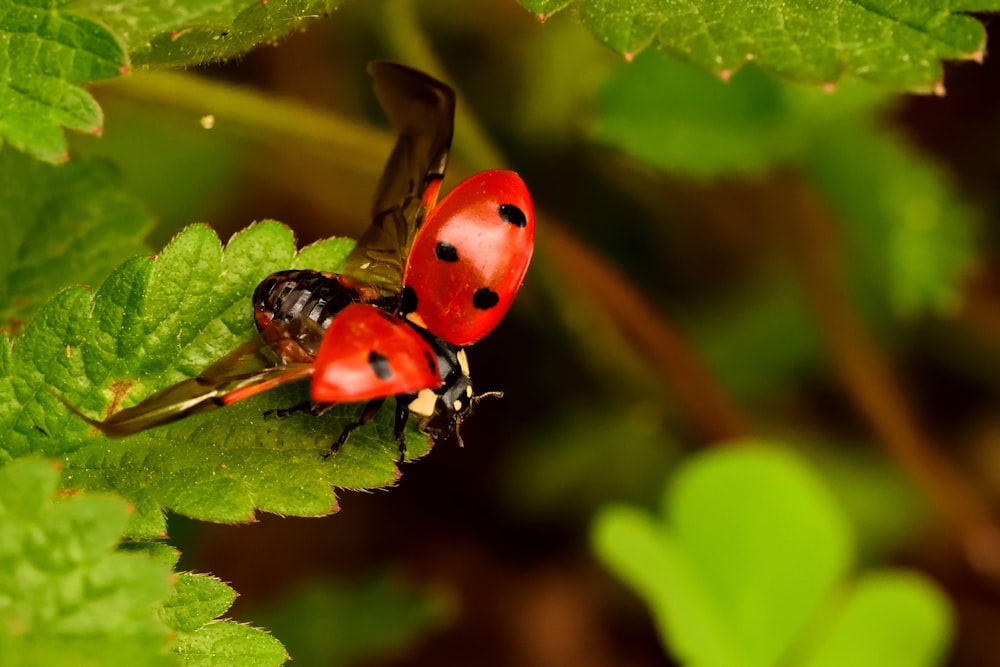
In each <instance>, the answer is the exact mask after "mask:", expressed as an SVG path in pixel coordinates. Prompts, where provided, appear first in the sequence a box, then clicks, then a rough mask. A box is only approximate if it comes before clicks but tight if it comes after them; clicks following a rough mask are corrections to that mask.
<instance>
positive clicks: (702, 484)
mask: <svg viewBox="0 0 1000 667" xmlns="http://www.w3.org/2000/svg"><path fill="white" fill-rule="evenodd" d="M663 511H664V515H665V517H666V519H665V521H664V520H662V519H658V518H654V517H651V516H649V515H648V514H646V513H645V512H643V511H640V510H638V509H634V508H630V507H626V506H617V507H609V508H607V509H605V510H604V511H603V512H602V513H601V514H600V515H599V516H598V518H597V520H596V522H595V525H594V533H593V534H594V547H595V549H596V551H597V553H598V555H599V556H600V557H601V559H602V560H604V562H605V563H606V564H607V565H608V566H609V567H611V568H612V569H613V570H614V571H615V572H616V573H617V574H618V575H619V576H620V577H622V578H623V579H624V580H625V581H626V582H627V583H628V584H629V585H630V586H631V587H632V588H633V589H634V590H635V591H636V593H638V594H639V595H640V596H641V597H642V598H643V599H644V600H645V601H646V603H647V604H648V605H649V607H650V609H651V611H652V612H653V614H654V616H655V618H656V620H657V623H658V625H659V628H660V632H661V635H662V636H663V639H664V641H665V642H666V643H668V644H669V646H670V647H671V649H672V652H673V653H674V654H675V655H676V656H677V657H678V658H679V659H680V660H681V662H682V663H684V664H693V665H719V666H729V667H738V666H743V665H745V666H748V667H750V666H752V667H765V666H768V665H778V664H788V663H787V662H786V661H787V657H788V655H789V653H790V652H792V650H793V648H794V647H796V646H797V645H798V643H799V642H801V640H802V637H803V636H806V637H809V636H812V632H811V630H810V623H811V622H814V621H816V620H817V619H821V618H823V615H824V614H826V613H828V611H827V609H826V607H827V605H829V604H830V602H831V601H832V600H833V599H834V593H835V589H836V586H837V584H838V583H839V582H840V581H841V580H842V579H843V578H844V576H845V575H846V574H847V569H848V566H849V563H850V560H851V558H852V551H853V545H852V540H851V535H850V533H849V529H848V527H847V524H846V522H845V520H844V517H843V516H842V515H841V513H840V511H839V509H838V508H837V506H836V504H835V503H834V501H833V499H832V497H831V496H830V494H829V492H828V491H827V490H826V489H825V488H824V486H823V485H822V483H820V481H819V480H818V479H817V478H816V477H815V476H814V474H813V473H812V471H811V470H810V469H809V468H808V467H807V466H805V465H804V464H803V463H802V462H801V461H800V460H799V459H798V458H797V457H795V456H794V455H792V454H791V453H789V452H786V451H784V450H781V449H777V448H775V447H770V446H767V447H764V446H759V445H754V444H752V443H745V444H744V445H743V446H741V447H738V448H727V449H724V450H715V451H713V452H710V453H708V454H706V455H703V456H701V457H699V458H698V459H697V460H695V461H693V462H691V463H689V464H688V465H687V466H686V467H685V468H683V469H682V470H681V471H679V472H678V473H677V475H676V476H675V478H674V480H673V481H672V483H671V484H670V486H669V487H668V489H667V492H666V495H665V498H664V508H663ZM911 580H916V575H912V576H911ZM921 581H922V580H921ZM921 585H922V586H923V589H924V590H931V592H932V593H933V595H931V596H926V595H922V593H920V592H917V593H913V590H916V589H915V588H912V587H911V588H909V589H907V590H906V591H905V592H904V593H903V594H902V595H903V596H905V595H911V594H912V595H916V596H922V597H921V603H922V605H921V606H920V611H917V612H915V614H914V615H912V616H910V615H905V616H904V617H903V618H900V619H899V620H898V625H897V619H896V618H895V617H892V616H883V617H882V622H881V623H882V624H881V626H880V629H881V631H880V632H878V633H876V634H877V635H878V637H877V640H874V639H873V640H871V641H870V643H869V644H865V643H863V640H864V637H863V636H858V634H853V635H852V640H853V642H854V643H855V644H858V645H857V646H855V647H854V648H855V652H854V655H856V656H863V657H861V658H858V659H855V660H853V661H848V662H841V663H835V662H832V663H829V664H879V665H885V666H886V667H890V666H891V665H899V666H900V667H903V666H904V665H908V664H925V662H922V661H926V660H928V659H933V657H934V656H937V655H940V652H941V649H942V647H943V646H945V645H946V643H947V641H948V632H947V623H936V622H935V620H936V619H940V618H944V619H947V617H948V614H949V613H950V612H949V610H948V608H947V605H942V604H941V599H940V596H939V594H937V593H936V591H933V587H931V585H930V584H926V583H922V584H921ZM857 591H859V592H856V594H857V595H858V596H859V600H860V602H859V603H858V605H857V607H860V608H861V610H860V611H859V610H858V608H857V607H856V606H854V605H848V606H847V607H845V608H844V609H843V610H842V615H841V616H839V617H838V618H839V619H840V620H839V622H840V623H842V626H838V625H837V623H835V624H834V627H837V628H838V632H839V631H841V630H839V628H841V627H842V628H844V629H843V630H842V631H843V632H848V631H849V630H850V629H851V628H852V627H853V626H854V624H856V623H857V620H856V619H855V618H854V615H862V616H863V615H865V614H866V613H868V611H867V610H868V609H870V607H871V606H873V605H878V604H883V603H885V602H884V600H885V598H882V597H880V595H881V594H879V595H876V597H875V601H874V602H872V601H871V599H870V598H868V597H865V596H866V595H867V591H865V590H864V589H857ZM890 597H892V595H890ZM896 597H897V598H898V597H899V596H898V595H897V596H896ZM885 604H889V605H893V604H897V602H894V601H891V602H888V603H885ZM927 609H930V610H931V611H926V610H927ZM925 619H930V620H927V621H926V622H925ZM917 624H919V625H920V626H921V629H922V630H926V631H927V633H928V634H925V635H924V638H923V641H922V642H921V645H920V646H919V647H917V648H914V650H913V653H911V654H907V655H902V654H900V655H899V656H898V659H896V660H895V661H890V662H883V661H880V660H878V659H877V658H879V657H882V656H884V655H885V651H884V650H883V648H882V645H883V644H890V645H891V642H892V640H891V638H892V637H895V636H897V635H901V633H903V632H904V631H906V630H907V629H908V628H913V627H914V626H915V625H917ZM869 634H871V633H869ZM887 638H890V639H887ZM841 643H842V642H841V639H840V637H839V636H835V637H834V638H833V639H831V640H830V645H831V647H836V648H838V650H842V649H841ZM846 643H847V644H850V643H851V642H846ZM820 650H830V651H832V650H833V648H829V649H826V648H821V649H820ZM914 656H916V657H917V658H918V661H917V662H916V663H913V662H910V661H908V659H909V658H910V657H914ZM921 660H922V661H921ZM822 664H827V663H822Z"/></svg>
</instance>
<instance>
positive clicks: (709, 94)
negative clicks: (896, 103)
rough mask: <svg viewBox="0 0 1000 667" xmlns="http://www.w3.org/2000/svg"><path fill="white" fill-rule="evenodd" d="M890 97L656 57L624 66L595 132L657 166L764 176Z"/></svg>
mask: <svg viewBox="0 0 1000 667" xmlns="http://www.w3.org/2000/svg"><path fill="white" fill-rule="evenodd" d="M888 100H889V97H888V96H887V95H886V94H884V93H882V92H880V91H877V90H875V89H874V88H873V87H871V86H866V85H863V84H858V83H856V82H855V83H853V84H851V83H849V84H845V85H844V86H842V87H841V88H840V89H838V90H837V92H836V94H830V93H826V92H823V91H821V90H816V89H803V88H801V87H796V86H790V85H785V84H780V83H778V82H776V81H774V80H773V79H770V78H768V77H767V76H765V75H764V74H763V73H762V72H761V71H760V69H758V68H755V67H748V68H747V69H746V70H744V71H743V72H741V73H740V75H739V76H737V77H734V78H733V80H732V81H730V82H729V83H723V82H721V81H718V80H716V79H712V78H710V77H707V76H705V75H704V74H703V73H702V72H699V71H698V70H696V69H694V68H692V67H691V66H690V65H687V64H684V63H679V62H677V61H675V60H672V59H670V58H668V57H666V56H664V55H663V54H660V53H649V54H644V55H643V56H642V57H640V58H637V59H636V60H635V62H634V63H632V64H631V65H628V66H625V65H622V66H620V67H619V68H618V69H617V70H615V71H614V72H613V74H612V75H611V76H610V77H609V78H608V80H607V83H606V84H605V86H604V88H603V89H602V91H601V93H600V97H599V100H598V103H599V105H598V109H597V113H596V115H595V121H594V126H593V130H592V133H593V135H594V137H595V138H596V139H597V141H599V142H602V143H606V144H610V145H612V146H615V147H617V148H620V149H621V150H623V151H625V152H626V153H628V154H629V155H632V156H634V157H636V158H637V159H639V160H641V161H642V162H645V163H646V164H649V165H651V166H653V167H656V168H658V169H663V170H665V171H670V172H674V173H678V174H684V175H688V176H694V177H698V178H708V177H719V176H728V175H733V174H740V175H746V174H758V173H761V172H763V171H765V170H767V169H773V168H774V167H776V166H782V165H787V164H793V163H795V162H799V161H802V160H804V159H805V158H806V157H808V156H809V152H810V151H811V150H812V149H813V148H814V146H815V144H816V143H817V142H818V141H820V140H823V139H824V138H825V137H827V136H828V135H829V133H831V132H841V131H844V128H843V127H842V126H843V124H844V121H845V119H846V120H851V121H852V122H853V123H854V124H853V125H851V126H850V128H849V129H850V130H852V131H857V128H858V127H859V126H860V124H859V123H857V121H856V119H857V118H859V117H861V118H868V117H872V116H873V115H874V114H875V113H877V112H878V111H880V109H881V108H882V106H883V105H884V103H885V102H886V101H888Z"/></svg>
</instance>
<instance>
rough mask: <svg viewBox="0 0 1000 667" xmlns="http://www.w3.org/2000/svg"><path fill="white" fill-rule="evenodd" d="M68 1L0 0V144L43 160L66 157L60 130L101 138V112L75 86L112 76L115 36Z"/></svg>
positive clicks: (120, 60) (122, 56) (117, 60)
mask: <svg viewBox="0 0 1000 667" xmlns="http://www.w3.org/2000/svg"><path fill="white" fill-rule="evenodd" d="M67 4H68V2H67V0H0V109H2V110H3V112H2V113H0V141H7V142H9V143H10V144H11V145H13V146H14V147H16V148H18V149H20V150H24V151H28V152H29V153H31V154H33V155H34V156H36V157H38V158H41V159H43V160H46V161H48V162H61V161H64V160H66V159H67V158H68V155H67V154H66V142H65V139H64V138H63V135H62V129H61V128H62V127H63V126H65V127H68V128H71V129H74V130H79V131H82V132H92V133H94V134H97V133H100V131H101V125H102V123H103V115H102V114H101V109H100V107H99V106H98V105H97V102H96V101H94V98H93V97H91V96H90V94H89V93H87V92H86V91H84V90H83V89H82V88H80V87H79V86H78V84H80V83H83V82H87V81H99V80H101V79H108V78H111V77H113V76H117V75H118V74H119V73H120V71H121V70H122V68H124V67H125V66H126V65H127V63H128V58H127V55H126V53H125V51H124V50H123V48H122V46H121V44H120V43H119V41H118V38H117V37H116V36H115V35H114V34H113V33H111V32H109V31H108V30H107V29H106V28H104V27H103V26H101V25H100V24H98V23H95V22H94V21H90V20H87V19H85V18H83V17H81V16H80V15H78V14H75V13H71V12H68V11H64V9H63V8H64V7H65V5H67Z"/></svg>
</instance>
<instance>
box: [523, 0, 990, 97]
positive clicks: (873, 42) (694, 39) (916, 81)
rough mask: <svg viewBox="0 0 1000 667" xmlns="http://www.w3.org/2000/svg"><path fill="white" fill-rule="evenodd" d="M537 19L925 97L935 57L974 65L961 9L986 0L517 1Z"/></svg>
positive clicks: (718, 62)
mask: <svg viewBox="0 0 1000 667" xmlns="http://www.w3.org/2000/svg"><path fill="white" fill-rule="evenodd" d="M521 4H522V5H524V7H525V8H527V9H528V10H529V11H531V12H534V13H536V14H540V15H542V16H543V17H547V16H549V15H551V14H552V13H554V12H556V11H559V10H561V9H563V8H564V7H567V6H569V5H570V4H573V5H574V6H575V7H576V9H577V10H578V12H579V15H580V19H581V21H582V22H583V24H584V25H585V26H586V27H587V29H588V30H590V32H591V34H593V35H594V37H595V38H596V39H598V40H599V41H601V42H603V43H604V44H606V45H608V46H609V47H610V48H612V49H614V50H615V51H618V52H620V53H623V54H626V56H627V57H629V58H631V57H632V56H633V55H635V54H636V53H638V52H640V51H642V50H643V49H645V48H647V47H648V46H650V45H651V44H652V45H656V46H658V47H659V48H661V49H663V50H664V51H666V52H668V53H670V54H672V55H674V56H676V57H678V58H680V59H682V60H687V61H689V62H692V63H694V64H696V65H697V66H698V67H700V68H702V69H704V70H707V71H709V72H714V73H715V74H717V75H718V76H720V77H722V78H728V77H729V75H731V74H732V73H733V72H735V71H737V70H739V69H741V68H742V67H743V66H744V65H746V64H747V63H749V62H754V63H756V64H757V65H758V66H759V67H761V68H762V69H764V70H765V71H767V72H769V73H771V74H774V75H777V76H780V77H782V78H787V79H790V80H793V81H797V82H801V83H814V84H819V83H833V82H835V81H838V80H839V79H840V78H841V77H842V76H843V75H844V74H850V75H853V76H857V77H859V78H862V79H865V80H867V81H871V82H874V83H878V84H881V85H884V86H889V87H893V88H897V89H900V90H910V91H916V92H925V93H926V92H931V91H932V90H934V89H935V87H937V86H940V85H941V83H942V68H941V60H953V59H962V60H969V59H981V58H982V55H983V50H984V48H985V42H986V34H985V31H984V29H983V26H982V25H981V24H980V23H979V21H977V20H976V19H974V18H972V17H970V16H966V15H965V14H964V12H974V11H982V12H986V11H996V10H997V9H1000V4H998V3H997V2H996V0H980V1H978V2H971V3H970V2H951V1H948V0H919V1H916V2H905V3H901V2H893V1H892V0H877V1H876V2H871V3H858V2H852V1H851V0H830V1H829V2H824V3H822V4H817V3H815V2H808V1H806V0H752V1H749V2H740V3H732V2H725V1H724V0H713V1H712V2H698V1H697V0H679V1H675V2H661V1H660V0H640V1H639V2H617V1H616V0H579V2H576V3H571V2H570V1H569V0H521Z"/></svg>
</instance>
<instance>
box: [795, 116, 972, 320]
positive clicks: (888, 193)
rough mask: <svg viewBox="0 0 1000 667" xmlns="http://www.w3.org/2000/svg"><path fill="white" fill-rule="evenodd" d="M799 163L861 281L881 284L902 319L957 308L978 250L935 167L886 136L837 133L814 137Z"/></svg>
mask: <svg viewBox="0 0 1000 667" xmlns="http://www.w3.org/2000/svg"><path fill="white" fill-rule="evenodd" d="M806 168H807V169H808V174H809V176H810V177H811V179H812V181H813V182H814V183H815V184H816V185H817V187H818V188H819V190H820V191H821V192H822V194H823V195H824V196H825V201H826V202H828V203H829V205H830V207H831V209H832V212H833V213H834V214H835V215H836V216H837V219H838V220H839V221H841V223H842V225H843V226H844V227H845V228H846V231H847V234H848V235H849V237H850V242H849V247H850V248H851V250H852V251H853V253H854V254H855V256H853V257H852V258H851V261H852V263H853V264H854V268H855V269H859V268H860V269H861V270H862V272H863V273H864V274H865V275H864V276H863V278H862V279H863V281H864V283H865V284H870V283H871V282H872V279H873V278H874V279H875V280H876V281H878V282H879V283H881V284H883V285H884V287H885V289H884V293H885V297H886V299H887V300H888V303H889V305H890V306H891V307H892V309H893V310H894V311H895V312H897V313H899V314H902V315H904V316H914V315H918V314H920V313H923V312H928V311H929V312H934V313H937V314H951V313H954V312H955V311H956V310H957V308H958V307H959V305H960V299H961V294H962V289H963V282H964V280H965V278H966V277H967V276H968V274H969V272H970V270H971V269H972V266H973V263H974V261H975V257H976V256H977V254H978V253H977V248H976V245H977V244H976V238H975V236H974V234H973V232H972V230H973V226H974V222H975V216H974V213H973V211H972V209H971V207H970V206H969V205H968V204H967V203H966V201H965V200H964V199H963V198H962V196H961V194H960V193H959V192H956V191H955V190H954V189H953V187H952V185H951V183H950V182H949V180H948V178H947V176H946V175H945V174H944V173H943V170H942V169H941V168H940V167H939V166H938V165H936V164H934V163H933V162H931V161H930V160H929V159H927V158H925V157H924V156H921V155H920V154H918V153H917V152H916V151H914V150H913V149H912V148H909V147H907V146H906V145H904V144H902V143H901V142H899V141H896V140H894V138H893V137H891V136H886V135H884V134H882V135H878V136H872V135H870V134H868V133H860V132H839V133H836V135H834V136H831V137H828V140H827V141H821V142H817V144H816V147H815V150H814V151H812V152H811V153H810V154H809V156H808V157H807V166H806ZM858 256H859V257H858ZM859 258H860V259H861V260H862V261H861V262H858V261H857V259H859Z"/></svg>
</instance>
